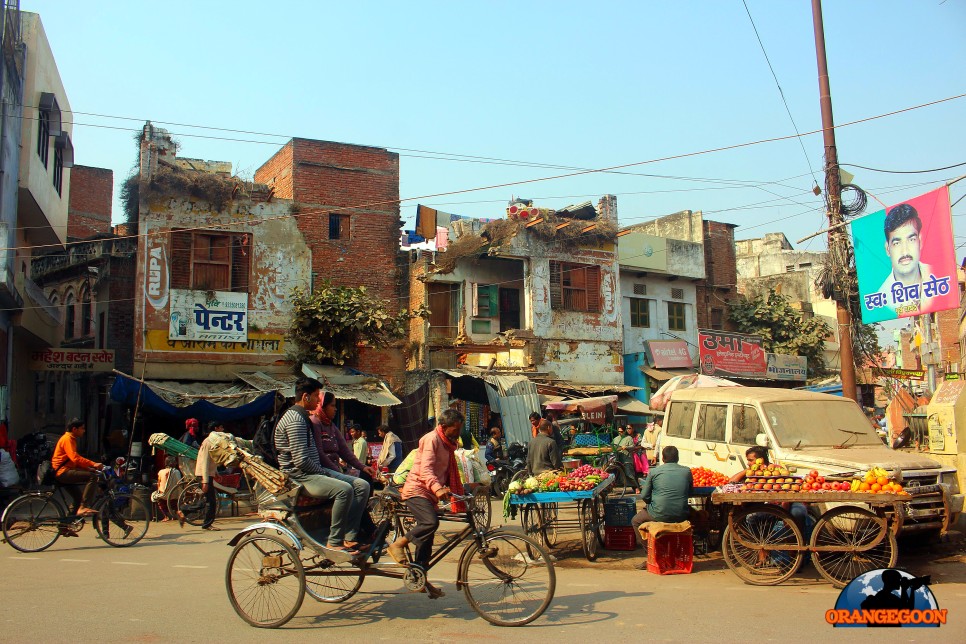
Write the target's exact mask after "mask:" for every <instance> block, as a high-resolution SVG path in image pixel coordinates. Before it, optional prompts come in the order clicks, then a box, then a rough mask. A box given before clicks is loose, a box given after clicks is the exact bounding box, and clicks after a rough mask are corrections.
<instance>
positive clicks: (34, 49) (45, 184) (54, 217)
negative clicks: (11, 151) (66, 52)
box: [20, 12, 74, 243]
mask: <svg viewBox="0 0 966 644" xmlns="http://www.w3.org/2000/svg"><path fill="white" fill-rule="evenodd" d="M21 15H22V18H23V40H24V45H25V46H26V50H27V53H26V65H25V69H24V94H23V102H24V106H25V107H24V120H23V129H22V136H21V141H22V153H21V155H20V188H21V205H20V210H21V212H23V211H24V208H25V207H31V206H32V204H29V203H24V201H25V199H24V198H25V197H26V196H27V195H29V198H30V199H32V200H33V201H34V202H35V204H36V208H37V209H39V213H38V217H40V216H41V215H42V217H43V220H44V221H45V222H46V224H47V225H49V226H50V230H49V231H39V230H35V231H34V232H33V233H32V234H28V238H29V239H32V238H35V237H36V238H37V241H35V242H33V243H56V242H59V243H64V242H65V241H66V240H67V204H68V200H69V198H70V169H69V168H65V169H64V175H63V182H62V186H63V187H62V190H61V194H57V191H56V190H55V189H54V185H53V169H54V139H53V137H50V138H49V140H48V143H49V146H50V154H49V158H48V161H47V167H46V168H45V167H44V164H43V161H42V160H41V158H40V156H39V155H38V154H37V136H38V132H39V128H40V124H39V120H38V118H37V116H38V113H39V110H38V108H37V106H38V105H39V104H40V95H41V94H42V93H44V92H47V93H51V94H54V96H56V98H57V103H58V105H59V106H60V110H61V121H62V123H63V130H64V131H65V132H67V133H68V135H71V138H73V136H72V134H71V133H72V132H73V129H74V127H73V125H72V122H73V120H74V118H73V114H72V113H71V112H70V102H69V101H68V100H67V92H66V91H65V90H64V85H63V83H62V82H61V79H60V73H59V72H58V71H57V62H56V61H55V60H54V54H53V52H52V51H51V49H50V43H49V42H48V41H47V35H46V33H45V32H44V26H43V24H42V23H41V20H40V16H39V15H37V14H35V13H29V12H23V13H22V14H21ZM33 225H34V226H36V225H38V224H37V223H34V224H33ZM45 233H51V234H45ZM51 237H52V239H50V238H51Z"/></svg>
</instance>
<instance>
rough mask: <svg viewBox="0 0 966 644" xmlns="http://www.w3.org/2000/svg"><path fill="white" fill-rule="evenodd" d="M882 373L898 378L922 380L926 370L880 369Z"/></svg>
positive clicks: (888, 376)
mask: <svg viewBox="0 0 966 644" xmlns="http://www.w3.org/2000/svg"><path fill="white" fill-rule="evenodd" d="M882 375H883V376H885V377H887V378H898V379H900V380H924V379H925V378H926V371H925V369H882Z"/></svg>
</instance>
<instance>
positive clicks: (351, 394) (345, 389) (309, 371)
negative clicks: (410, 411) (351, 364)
mask: <svg viewBox="0 0 966 644" xmlns="http://www.w3.org/2000/svg"><path fill="white" fill-rule="evenodd" d="M302 373H304V374H305V375H306V376H308V377H309V378H315V379H316V380H318V381H320V382H321V383H322V385H323V386H324V387H325V390H326V391H331V392H332V393H333V394H334V395H335V397H336V398H337V399H342V400H345V399H352V400H358V401H359V402H361V403H365V404H366V405H373V406H375V407H393V406H395V405H400V404H402V401H401V400H399V399H398V398H396V397H395V396H394V395H393V394H392V392H391V391H389V387H387V386H386V384H385V383H384V382H383V381H382V380H380V379H379V378H376V377H374V376H364V375H358V374H349V373H345V370H344V369H341V368H339V367H329V366H325V365H317V364H303V365H302Z"/></svg>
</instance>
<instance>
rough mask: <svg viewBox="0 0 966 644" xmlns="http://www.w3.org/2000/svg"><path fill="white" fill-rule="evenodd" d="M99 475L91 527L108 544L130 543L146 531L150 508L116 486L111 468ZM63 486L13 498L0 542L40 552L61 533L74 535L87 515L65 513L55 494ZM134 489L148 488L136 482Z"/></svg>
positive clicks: (8, 508) (122, 545)
mask: <svg viewBox="0 0 966 644" xmlns="http://www.w3.org/2000/svg"><path fill="white" fill-rule="evenodd" d="M98 476H99V477H100V478H101V480H100V481H99V483H98V491H97V494H95V495H94V501H93V502H92V504H91V507H92V508H93V509H94V510H95V514H93V515H90V519H91V522H92V523H93V524H94V529H95V530H96V531H97V534H98V536H99V537H100V538H101V539H103V540H104V542H105V543H107V544H108V545H110V546H114V547H115V548H126V547H128V546H133V545H134V544H136V543H137V542H138V541H140V540H141V539H143V538H144V535H145V534H147V531H148V524H149V523H150V522H151V509H150V507H148V504H147V503H145V502H144V500H143V499H141V498H140V497H139V496H135V495H134V494H131V493H130V492H126V491H118V490H117V489H115V488H116V484H117V482H118V480H119V477H118V475H117V474H116V473H115V472H114V471H113V470H112V469H111V468H104V469H103V470H101V471H100V472H99V473H98ZM62 487H64V486H63V485H61V484H59V483H55V484H54V487H53V489H50V490H41V491H30V492H27V493H25V494H22V495H21V496H19V497H17V498H16V499H14V500H13V501H12V502H11V503H10V505H8V506H7V508H6V510H4V512H3V517H2V518H0V523H2V529H3V542H4V543H9V544H10V545H11V547H13V548H14V549H16V550H19V551H20V552H40V551H42V550H46V549H47V548H49V547H50V546H52V545H54V542H56V541H57V539H59V538H60V537H62V536H74V537H76V536H77V533H78V532H80V531H81V530H82V529H83V527H84V523H85V519H86V518H87V517H86V516H78V515H76V514H68V513H67V508H65V507H64V504H63V503H62V502H61V501H60V499H58V498H57V496H56V493H57V490H59V489H60V488H62ZM133 489H134V490H137V489H144V490H147V488H144V487H143V486H139V485H135V486H134V487H133ZM112 525H113V526H114V527H116V528H117V531H114V530H113V529H112Z"/></svg>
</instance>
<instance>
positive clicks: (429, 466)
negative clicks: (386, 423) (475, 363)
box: [388, 409, 464, 599]
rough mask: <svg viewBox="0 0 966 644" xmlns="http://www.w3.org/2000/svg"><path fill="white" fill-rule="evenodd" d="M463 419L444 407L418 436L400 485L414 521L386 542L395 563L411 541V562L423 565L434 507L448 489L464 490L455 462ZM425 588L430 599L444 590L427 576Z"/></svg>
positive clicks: (430, 549) (436, 524)
mask: <svg viewBox="0 0 966 644" xmlns="http://www.w3.org/2000/svg"><path fill="white" fill-rule="evenodd" d="M463 420H464V418H463V414H461V413H460V412H458V411H456V410H455V409H447V410H445V411H443V413H441V414H440V415H439V418H438V419H437V421H438V422H439V424H438V425H437V426H436V429H434V430H433V431H431V432H429V433H428V434H425V435H424V436H423V437H422V438H420V439H419V448H418V449H417V451H416V458H415V460H414V462H413V467H412V469H411V470H410V471H409V475H408V476H407V477H406V483H405V484H404V485H403V489H402V498H403V500H404V501H405V502H406V507H407V508H409V511H410V512H411V513H412V515H413V517H414V518H415V519H416V525H414V526H413V528H412V529H411V530H410V531H409V532H408V533H406V536H404V537H399V538H398V539H396V540H395V541H393V542H392V543H391V544H390V545H389V548H388V551H389V555H390V556H391V557H392V558H393V559H395V560H396V563H400V564H402V563H405V562H406V546H408V545H409V544H410V543H412V544H413V545H415V546H416V554H415V557H414V559H415V560H414V562H413V565H415V566H420V567H422V569H423V570H425V569H426V566H427V565H428V564H429V557H430V555H432V553H433V538H434V537H435V535H436V530H438V529H439V516H438V515H437V514H436V508H437V506H438V505H439V502H440V501H445V500H446V499H447V498H448V497H449V495H450V492H453V493H455V494H459V495H462V494H463V493H464V492H463V484H462V483H461V482H460V474H459V469H458V468H457V465H456V450H457V446H458V445H459V439H460V428H461V427H462V426H463ZM425 591H426V593H428V594H429V597H430V599H436V598H437V597H442V596H443V591H442V590H440V589H439V588H436V587H435V586H433V585H432V584H430V583H429V581H428V580H427V582H426V588H425Z"/></svg>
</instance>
